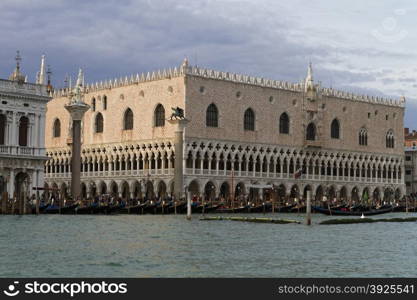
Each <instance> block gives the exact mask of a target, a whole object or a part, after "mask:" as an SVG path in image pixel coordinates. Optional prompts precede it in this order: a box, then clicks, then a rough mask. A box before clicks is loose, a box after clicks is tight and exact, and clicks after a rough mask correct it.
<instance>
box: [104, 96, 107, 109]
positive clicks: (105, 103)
mask: <svg viewBox="0 0 417 300" xmlns="http://www.w3.org/2000/svg"><path fill="white" fill-rule="evenodd" d="M106 109H107V96H106V95H104V96H103V110H106Z"/></svg>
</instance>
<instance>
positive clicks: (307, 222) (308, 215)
mask: <svg viewBox="0 0 417 300" xmlns="http://www.w3.org/2000/svg"><path fill="white" fill-rule="evenodd" d="M306 205H307V206H306V224H307V225H308V226H310V225H311V191H307V204H306Z"/></svg>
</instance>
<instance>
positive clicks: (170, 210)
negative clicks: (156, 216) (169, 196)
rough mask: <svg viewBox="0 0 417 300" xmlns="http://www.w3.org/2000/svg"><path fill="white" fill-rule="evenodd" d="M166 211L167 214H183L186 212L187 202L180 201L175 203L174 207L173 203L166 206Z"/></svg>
mask: <svg viewBox="0 0 417 300" xmlns="http://www.w3.org/2000/svg"><path fill="white" fill-rule="evenodd" d="M167 211H168V213H169V214H175V212H177V214H181V213H185V212H186V211H187V202H186V201H181V202H179V203H177V204H176V206H175V204H174V203H171V204H170V205H169V206H168V208H167Z"/></svg>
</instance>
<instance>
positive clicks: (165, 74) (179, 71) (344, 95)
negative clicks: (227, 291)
mask: <svg viewBox="0 0 417 300" xmlns="http://www.w3.org/2000/svg"><path fill="white" fill-rule="evenodd" d="M186 75H189V76H197V77H202V78H209V79H215V80H224V81H230V82H236V83H242V84H247V85H254V86H261V87H267V88H272V89H280V90H287V91H292V92H300V93H302V92H304V91H305V84H306V82H300V83H293V82H288V81H280V80H273V79H267V78H262V77H254V76H249V75H243V74H237V73H230V72H223V71H216V70H212V69H207V68H201V67H198V66H188V63H187V64H185V63H183V64H182V65H181V66H180V67H174V68H169V69H163V70H158V71H154V72H147V73H142V74H140V75H139V74H136V75H131V76H125V77H124V78H123V77H120V78H115V79H113V80H105V81H100V82H95V83H90V84H86V85H85V87H84V89H85V92H87V93H91V92H97V91H100V90H105V89H112V88H118V87H123V86H128V85H134V84H139V83H142V82H149V81H156V80H163V79H169V78H174V77H180V76H186ZM315 88H316V90H317V92H318V93H319V94H321V95H322V96H327V97H336V98H341V99H346V100H353V101H362V102H369V103H374V104H381V105H389V106H399V107H404V106H405V98H404V97H401V98H400V99H390V98H384V97H378V96H369V95H360V94H354V93H351V92H346V91H341V90H337V89H333V88H326V87H321V85H320V84H316V85H315ZM68 92H69V88H63V89H56V90H54V92H53V93H52V97H54V98H58V97H67V96H68Z"/></svg>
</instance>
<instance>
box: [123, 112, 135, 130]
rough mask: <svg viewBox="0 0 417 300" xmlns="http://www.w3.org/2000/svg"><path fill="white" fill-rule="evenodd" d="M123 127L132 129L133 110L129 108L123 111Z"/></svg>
mask: <svg viewBox="0 0 417 300" xmlns="http://www.w3.org/2000/svg"><path fill="white" fill-rule="evenodd" d="M123 129H124V130H131V129H133V112H132V110H131V109H130V108H128V109H127V110H126V111H125V116H124V118H123Z"/></svg>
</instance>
